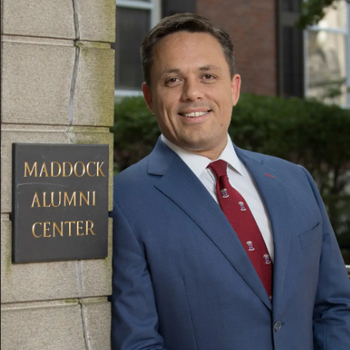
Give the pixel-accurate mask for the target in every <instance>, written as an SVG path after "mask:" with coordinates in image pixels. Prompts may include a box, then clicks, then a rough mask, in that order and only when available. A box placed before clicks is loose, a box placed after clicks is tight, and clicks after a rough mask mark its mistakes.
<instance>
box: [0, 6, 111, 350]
mask: <svg viewBox="0 0 350 350" xmlns="http://www.w3.org/2000/svg"><path fill="white" fill-rule="evenodd" d="M1 6H2V12H1V23H2V27H1V58H2V61H1V165H2V169H1V170H2V171H1V349H3V350H38V349H40V350H49V349H50V350H70V349H72V350H107V349H110V336H109V335H110V303H109V301H108V298H107V297H108V296H109V295H110V294H111V273H112V268H111V232H112V231H111V229H112V223H111V222H110V223H109V238H110V239H109V253H108V257H107V258H106V259H94V260H69V261H57V262H42V263H26V264H14V263H13V260H12V212H13V209H12V198H13V193H12V144H13V143H43V144H51V143H56V144H91V145H93V144H108V145H109V149H110V152H109V154H110V168H109V169H110V171H109V175H110V176H109V205H108V206H109V210H111V208H112V191H111V189H112V169H113V164H112V154H113V152H112V147H113V136H112V134H111V133H110V131H109V127H110V126H111V125H112V124H113V101H114V51H113V50H112V49H111V43H112V42H114V40H115V39H114V38H115V1H114V0H99V1H96V0H86V1H82V0H61V1H56V0H37V1H29V2H28V1H25V0H2V3H1Z"/></svg>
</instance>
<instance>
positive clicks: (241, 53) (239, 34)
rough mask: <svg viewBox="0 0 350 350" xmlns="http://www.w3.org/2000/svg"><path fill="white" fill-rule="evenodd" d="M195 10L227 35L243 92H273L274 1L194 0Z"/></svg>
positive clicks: (274, 61)
mask: <svg viewBox="0 0 350 350" xmlns="http://www.w3.org/2000/svg"><path fill="white" fill-rule="evenodd" d="M196 12H197V13H198V14H200V15H203V16H205V17H207V18H208V19H210V20H211V21H213V22H214V23H215V24H216V25H218V26H219V27H221V28H223V29H225V30H226V31H227V32H228V33H229V34H230V36H231V38H232V41H233V44H234V46H235V53H236V61H237V63H236V67H237V73H239V74H241V76H242V91H243V92H249V93H254V94H259V95H276V93H277V78H276V71H277V67H276V5H275V1H273V0H261V1H253V0H235V1H232V0H221V1H218V0H197V8H196Z"/></svg>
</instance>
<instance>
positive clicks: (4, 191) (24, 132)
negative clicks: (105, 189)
mask: <svg viewBox="0 0 350 350" xmlns="http://www.w3.org/2000/svg"><path fill="white" fill-rule="evenodd" d="M1 128H2V138H1V164H2V165H3V168H2V171H1V212H2V213H10V212H11V211H12V144H13V143H16V142H20V143H23V142H28V143H73V144H74V143H79V144H109V147H110V148H109V165H110V166H109V189H110V190H109V194H108V210H110V211H111V210H112V207H113V193H112V192H113V191H112V186H113V134H111V133H110V132H109V129H108V128H96V127H94V128H92V127H68V126H46V125H41V126H35V125H27V126H25V125H10V124H2V125H1ZM5 165H6V166H5Z"/></svg>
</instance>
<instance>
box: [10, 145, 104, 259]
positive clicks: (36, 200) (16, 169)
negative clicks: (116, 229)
mask: <svg viewBox="0 0 350 350" xmlns="http://www.w3.org/2000/svg"><path fill="white" fill-rule="evenodd" d="M108 154H109V146H108V145H72V144H28V143H17V144H14V145H13V212H12V221H13V254H12V256H13V262H14V263H25V262H38V261H57V260H77V259H96V258H105V257H106V256H107V245H108V169H109V164H108V160H109V156H108Z"/></svg>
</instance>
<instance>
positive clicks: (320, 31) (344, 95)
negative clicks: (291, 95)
mask: <svg viewBox="0 0 350 350" xmlns="http://www.w3.org/2000/svg"><path fill="white" fill-rule="evenodd" d="M336 4H337V5H336V6H337V8H336V9H334V8H329V9H327V12H326V16H325V17H324V18H323V19H322V20H321V21H320V22H319V23H318V24H317V25H315V26H312V27H309V28H308V30H307V31H305V34H304V38H305V40H304V43H305V95H306V96H307V97H315V98H318V99H322V100H323V101H325V102H328V103H336V104H338V105H341V106H344V107H350V92H349V91H348V88H349V87H350V52H349V50H350V35H349V34H350V4H349V3H347V2H346V1H345V0H342V1H339V2H337V3H336Z"/></svg>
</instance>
